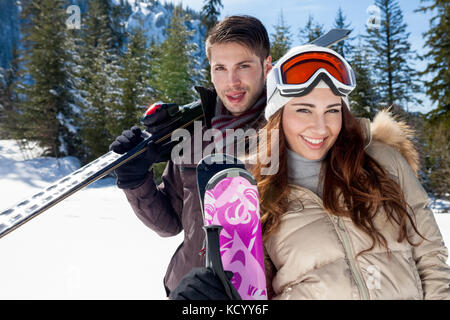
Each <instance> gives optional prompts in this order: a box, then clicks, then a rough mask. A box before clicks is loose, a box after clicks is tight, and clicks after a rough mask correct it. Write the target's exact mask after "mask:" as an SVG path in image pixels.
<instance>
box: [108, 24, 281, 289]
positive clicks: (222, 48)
mask: <svg viewBox="0 0 450 320" xmlns="http://www.w3.org/2000/svg"><path fill="white" fill-rule="evenodd" d="M269 53H270V43H269V37H268V34H267V30H266V29H265V27H264V26H263V25H262V23H261V22H260V21H259V20H258V19H255V18H253V17H250V16H231V17H227V18H225V19H224V20H222V21H221V22H219V23H218V24H217V25H216V26H215V27H214V28H213V29H212V30H211V31H210V33H209V35H208V38H207V40H206V54H207V57H208V60H209V62H210V65H211V80H212V83H213V85H214V89H206V88H202V87H196V90H197V92H198V93H199V95H200V99H201V103H202V108H203V112H204V122H203V131H205V130H207V129H211V128H214V129H217V130H220V132H222V133H223V134H226V129H238V128H241V129H243V130H246V129H249V128H254V129H257V128H258V127H259V126H260V125H261V124H262V122H263V121H265V120H264V112H263V111H264V108H265V104H266V92H265V79H266V76H267V74H268V72H269V70H270V69H271V68H272V63H271V57H270V55H269ZM140 134H141V132H140V129H139V128H137V127H133V128H132V129H131V130H127V131H124V132H123V134H122V135H121V136H119V137H118V138H117V139H116V141H114V142H113V143H112V144H111V147H110V149H111V150H114V151H116V152H118V153H123V152H126V151H128V150H130V149H131V148H133V147H134V146H135V145H137V144H138V143H139V142H140V141H142V138H141V137H140ZM224 140H225V139H224ZM200 143H202V142H200ZM202 145H203V147H205V145H204V143H202ZM192 149H194V148H192ZM157 158H158V150H157V149H155V148H154V147H150V148H149V151H147V152H146V154H145V155H143V156H140V157H138V159H136V160H133V161H132V162H131V163H127V164H125V165H123V166H122V167H120V168H118V169H117V170H116V174H117V184H118V186H119V188H122V189H123V190H124V192H125V194H126V197H127V199H128V201H129V202H130V204H131V206H132V208H133V210H134V212H135V213H136V215H137V216H138V218H139V219H141V220H142V222H143V223H144V224H145V225H147V226H148V227H149V228H151V229H152V230H154V231H156V232H157V233H158V234H159V235H160V236H162V237H169V236H174V235H176V234H178V233H179V232H181V231H182V230H184V241H183V243H182V244H181V245H180V246H179V247H178V249H177V250H176V252H175V254H174V255H173V257H172V260H171V261H170V264H169V266H168V269H167V273H166V276H165V278H164V285H165V288H166V292H167V295H169V293H170V292H171V291H172V290H173V289H174V288H176V287H177V285H178V283H179V281H180V279H181V278H182V277H183V276H184V275H185V274H186V273H188V272H189V271H190V270H191V269H192V268H194V267H201V266H204V265H205V257H204V255H202V254H201V252H202V249H203V243H204V238H205V232H204V230H203V229H202V227H203V218H202V213H201V208H200V201H199V197H198V194H197V184H196V170H195V168H196V163H192V164H186V163H182V164H175V163H174V162H173V161H171V160H169V161H168V162H167V166H166V168H165V171H164V173H163V176H162V183H161V184H160V185H159V186H156V185H155V183H154V181H153V172H152V171H148V168H149V167H150V166H151V164H152V163H153V162H155V161H156V159H157ZM192 159H198V157H193V158H192Z"/></svg>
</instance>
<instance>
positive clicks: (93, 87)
mask: <svg viewBox="0 0 450 320" xmlns="http://www.w3.org/2000/svg"><path fill="white" fill-rule="evenodd" d="M110 12H111V10H110V7H109V4H108V1H107V0H93V1H91V2H90V3H89V9H88V11H87V15H86V19H85V21H84V25H85V29H84V30H83V49H82V52H81V65H82V72H81V74H80V76H81V78H82V79H83V81H82V88H80V89H81V92H82V95H83V99H82V105H81V116H80V117H81V120H80V134H81V137H82V140H83V144H84V146H85V147H86V153H87V157H86V159H83V161H90V160H92V159H94V158H96V157H98V156H100V155H102V154H104V153H105V152H107V151H108V147H109V144H110V143H111V141H112V139H113V138H114V137H115V136H114V135H113V134H112V133H111V132H110V131H109V130H108V126H109V124H110V123H111V122H113V121H115V119H114V118H113V115H114V110H115V109H116V108H117V106H118V105H120V97H121V94H122V92H121V90H120V88H119V81H120V78H119V70H120V64H119V59H120V57H119V56H118V52H120V51H119V50H117V42H116V38H115V36H114V30H113V28H112V25H113V23H112V22H111V20H110Z"/></svg>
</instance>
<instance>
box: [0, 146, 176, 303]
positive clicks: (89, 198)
mask: <svg viewBox="0 0 450 320" xmlns="http://www.w3.org/2000/svg"><path fill="white" fill-rule="evenodd" d="M32 156H33V154H32V153H30V152H27V154H26V155H24V154H22V153H21V152H20V151H19V148H18V147H17V145H16V144H15V143H14V142H12V141H8V140H0V210H1V209H4V208H5V207H9V206H11V205H14V204H15V203H16V202H18V201H20V200H21V199H22V198H24V197H26V196H29V195H32V194H33V193H35V192H36V191H37V190H39V189H40V188H42V187H45V186H48V185H49V184H50V183H51V181H55V180H57V179H59V178H61V177H63V176H65V175H66V174H68V173H70V172H72V171H73V170H75V169H76V168H78V167H79V163H78V161H77V159H75V158H73V157H67V158H64V159H60V160H59V161H58V162H57V161H55V159H52V158H37V159H28V160H23V159H24V157H32ZM182 238H183V235H182V234H180V235H178V236H176V237H173V238H160V237H159V236H158V235H157V234H156V233H154V232H153V231H151V230H150V229H148V228H147V227H145V226H144V224H142V223H141V222H140V221H139V219H138V218H137V217H136V216H135V214H134V213H133V211H132V210H131V208H130V206H129V205H128V202H127V200H126V199H125V196H124V194H123V192H122V191H120V190H119V189H118V188H116V187H115V181H114V179H112V178H108V179H105V180H101V181H98V182H96V183H94V184H92V185H91V186H88V187H87V188H86V189H84V190H82V191H80V192H78V193H76V194H75V195H73V196H72V197H70V198H68V199H66V200H64V201H63V202H61V203H60V204H58V205H56V206H55V207H53V208H51V209H49V210H48V211H46V212H45V213H43V214H42V215H40V216H38V217H36V218H34V219H33V220H31V221H30V222H28V223H27V224H26V225H24V226H22V227H21V228H19V229H17V230H15V231H13V232H12V233H10V234H9V235H7V236H6V237H4V238H2V239H0V253H1V258H0V259H1V263H0V277H1V279H2V280H1V284H0V299H165V298H166V296H165V291H164V288H163V284H162V283H163V282H162V281H163V277H164V274H165V271H166V268H167V265H168V264H169V260H170V258H171V256H172V254H173V252H174V251H175V249H176V248H177V246H178V245H179V244H180V243H181V242H182Z"/></svg>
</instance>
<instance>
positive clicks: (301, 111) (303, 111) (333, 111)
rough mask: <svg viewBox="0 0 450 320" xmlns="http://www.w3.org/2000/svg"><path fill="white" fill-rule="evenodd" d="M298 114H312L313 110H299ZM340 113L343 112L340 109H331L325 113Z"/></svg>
mask: <svg viewBox="0 0 450 320" xmlns="http://www.w3.org/2000/svg"><path fill="white" fill-rule="evenodd" d="M296 112H299V113H311V110H310V109H297V110H296ZM339 112H341V110H339V109H329V110H327V111H325V113H339Z"/></svg>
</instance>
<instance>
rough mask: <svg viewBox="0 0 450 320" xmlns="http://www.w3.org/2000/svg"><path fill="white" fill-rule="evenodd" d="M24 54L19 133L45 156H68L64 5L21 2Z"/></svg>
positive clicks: (51, 0) (42, 0)
mask: <svg viewBox="0 0 450 320" xmlns="http://www.w3.org/2000/svg"><path fill="white" fill-rule="evenodd" d="M22 5H23V10H22V13H21V18H22V20H23V21H24V23H23V24H22V34H23V51H22V52H21V62H22V64H23V66H24V68H23V69H22V70H21V73H20V77H21V78H20V81H19V83H18V93H19V94H20V96H21V101H20V107H19V108H20V111H19V114H20V120H19V121H18V123H17V127H16V129H17V132H18V133H20V135H21V137H22V138H24V139H27V140H34V141H37V142H38V143H39V145H40V146H41V147H42V148H44V154H47V155H53V156H60V155H65V154H67V153H68V152H67V143H69V142H70V141H69V139H68V131H69V129H68V128H67V127H66V126H65V119H70V118H71V113H70V111H71V110H70V108H69V105H68V104H69V101H70V92H69V88H68V86H67V72H66V71H67V70H66V66H65V63H64V62H65V61H66V60H67V56H66V52H65V50H64V45H63V44H64V39H65V36H66V33H65V30H66V25H65V19H66V15H65V7H66V6H65V2H64V1H63V0H27V1H23V2H22Z"/></svg>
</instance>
